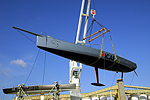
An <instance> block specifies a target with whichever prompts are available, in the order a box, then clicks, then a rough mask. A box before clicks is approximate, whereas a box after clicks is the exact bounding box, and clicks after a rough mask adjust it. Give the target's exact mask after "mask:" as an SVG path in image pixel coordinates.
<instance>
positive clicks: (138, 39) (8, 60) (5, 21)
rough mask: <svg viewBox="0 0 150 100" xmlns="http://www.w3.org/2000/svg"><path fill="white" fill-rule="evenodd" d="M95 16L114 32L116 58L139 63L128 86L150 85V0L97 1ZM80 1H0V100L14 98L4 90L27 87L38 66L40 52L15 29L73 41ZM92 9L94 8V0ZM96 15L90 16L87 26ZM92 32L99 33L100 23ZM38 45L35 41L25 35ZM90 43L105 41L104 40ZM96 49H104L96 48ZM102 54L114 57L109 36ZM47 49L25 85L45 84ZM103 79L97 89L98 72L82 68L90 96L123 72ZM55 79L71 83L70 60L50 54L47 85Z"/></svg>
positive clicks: (103, 75) (107, 73) (83, 85)
mask: <svg viewBox="0 0 150 100" xmlns="http://www.w3.org/2000/svg"><path fill="white" fill-rule="evenodd" d="M94 2H95V10H96V16H95V18H96V19H97V20H98V21H99V22H100V23H101V24H103V25H104V26H106V27H107V28H108V29H110V30H111V35H112V38H113V43H114V47H115V51H116V54H117V55H121V56H122V57H125V58H126V59H129V60H131V61H133V62H136V63H137V69H136V72H137V73H138V77H136V76H135V74H134V72H130V73H125V74H124V84H125V85H135V86H145V87H150V79H149V71H150V65H149V62H150V58H149V57H150V52H149V51H150V39H149V38H150V28H149V26H150V19H149V18H150V13H149V11H150V7H149V5H150V1H149V0H94ZM80 7H81V0H7V1H6V0H0V23H1V24H0V46H1V49H0V99H4V100H8V99H12V98H13V97H14V95H5V94H3V92H2V88H6V87H13V86H17V85H18V84H21V83H24V82H25V81H26V80H27V77H28V75H29V73H30V70H31V68H32V66H33V64H34V61H35V58H36V56H37V53H38V51H39V49H38V48H37V47H36V45H35V44H33V43H32V42H31V41H30V40H29V39H27V38H26V37H24V36H23V35H22V34H20V33H19V32H18V31H17V30H14V29H12V26H16V27H20V28H23V29H26V30H29V31H32V32H35V33H38V34H39V33H41V32H43V34H48V35H49V36H51V37H53V38H57V39H61V40H65V41H69V42H72V43H74V40H75V36H76V31H77V25H78V19H79V14H80ZM91 8H94V5H93V0H92V2H91ZM91 21H92V16H91V15H90V17H89V25H90V24H91ZM93 27H94V28H93V32H92V33H94V32H95V31H97V30H100V27H99V26H98V25H97V24H94V26H93ZM26 35H27V36H28V37H29V38H30V39H32V40H33V41H34V42H36V37H35V36H32V35H30V34H26ZM92 43H101V38H98V39H96V40H95V42H92ZM95 48H100V47H99V46H95ZM104 51H108V52H111V53H113V49H112V46H111V41H110V38H109V34H105V39H104ZM44 61H45V51H43V50H40V52H39V56H38V58H37V61H36V63H35V66H34V68H33V71H32V73H31V75H30V77H29V79H28V81H27V83H26V85H41V84H42V80H43V72H44ZM99 73H100V74H99V77H100V81H101V82H102V83H104V84H105V85H106V86H104V87H94V86H91V85H90V83H91V82H95V73H94V68H92V67H89V66H86V65H83V69H82V74H81V92H82V93H85V92H91V91H95V90H98V89H102V88H106V87H109V86H112V85H115V84H116V80H117V79H118V78H120V77H121V74H120V73H115V72H111V71H105V70H101V69H99ZM54 81H58V82H59V83H62V84H66V83H69V60H68V59H66V58H62V57H59V56H57V55H54V54H51V53H48V52H46V66H45V78H44V84H53V82H54Z"/></svg>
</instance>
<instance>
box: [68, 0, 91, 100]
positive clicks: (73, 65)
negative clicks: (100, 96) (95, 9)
mask: <svg viewBox="0 0 150 100" xmlns="http://www.w3.org/2000/svg"><path fill="white" fill-rule="evenodd" d="M87 1H88V4H87V8H85V5H86V4H85V0H82V5H81V10H80V17H79V22H78V29H77V34H76V41H75V44H78V43H80V44H82V45H85V40H82V41H80V40H79V36H80V34H81V32H80V30H81V23H82V20H85V24H84V34H83V38H85V37H86V33H87V25H88V17H89V9H90V3H91V0H87ZM84 9H86V13H85V14H84V13H83V11H84ZM83 16H85V17H86V18H85V19H82V18H83ZM69 63H70V81H69V82H70V84H76V89H75V90H72V91H70V98H71V100H80V99H81V98H82V96H81V93H80V92H81V88H80V76H81V70H82V63H80V64H79V66H78V64H77V62H76V61H73V60H70V62H69Z"/></svg>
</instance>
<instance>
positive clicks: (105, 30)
mask: <svg viewBox="0 0 150 100" xmlns="http://www.w3.org/2000/svg"><path fill="white" fill-rule="evenodd" d="M94 21H95V22H96V23H97V24H99V26H100V27H102V29H101V30H98V31H97V32H95V33H93V34H90V35H89V36H87V37H85V38H83V40H85V39H87V38H90V37H91V36H93V35H95V34H97V33H99V32H102V31H104V32H103V33H101V34H100V35H98V36H96V37H94V38H92V39H90V40H88V42H91V41H92V40H94V39H96V38H98V37H100V36H102V35H103V38H102V45H101V50H100V55H99V57H98V59H97V60H96V61H95V62H94V63H96V62H97V61H98V60H99V59H100V58H101V56H102V50H103V41H104V34H105V33H107V32H109V35H110V40H111V44H112V48H113V52H114V57H115V59H114V61H116V60H117V57H116V53H115V49H114V45H113V42H112V37H111V34H110V30H109V29H107V28H106V27H104V26H103V25H102V24H100V23H99V22H98V21H97V20H96V19H95V18H94V19H93V21H92V23H91V25H90V27H91V26H93V23H94ZM90 27H89V28H90ZM89 28H88V30H89ZM87 32H88V31H87ZM94 63H92V64H94ZM92 64H91V65H92ZM113 65H114V64H113ZM113 65H112V66H113Z"/></svg>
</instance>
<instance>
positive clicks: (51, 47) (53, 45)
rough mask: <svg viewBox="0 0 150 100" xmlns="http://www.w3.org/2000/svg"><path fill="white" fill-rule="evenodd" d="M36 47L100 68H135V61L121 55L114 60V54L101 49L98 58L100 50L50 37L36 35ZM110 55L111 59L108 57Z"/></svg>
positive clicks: (124, 69)
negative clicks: (101, 51)
mask: <svg viewBox="0 0 150 100" xmlns="http://www.w3.org/2000/svg"><path fill="white" fill-rule="evenodd" d="M37 47H38V48H40V49H43V50H46V51H48V52H51V53H53V54H56V55H59V56H62V57H65V58H68V59H71V60H74V61H77V62H80V63H83V64H85V65H89V66H92V67H94V66H96V67H98V68H100V69H105V70H110V71H116V72H130V71H133V70H135V69H136V68H137V66H136V64H135V63H133V62H131V61H129V60H127V59H124V58H122V57H119V56H117V60H116V61H115V62H114V60H113V59H114V55H113V54H111V53H108V52H105V51H103V56H102V57H101V58H100V59H99V55H100V50H98V49H94V48H91V47H86V46H82V45H79V44H74V43H70V42H66V41H62V40H58V39H54V38H52V37H41V36H37ZM104 54H107V55H104ZM106 56H107V57H106ZM110 56H111V57H112V59H110ZM104 65H105V66H104Z"/></svg>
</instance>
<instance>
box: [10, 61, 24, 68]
mask: <svg viewBox="0 0 150 100" xmlns="http://www.w3.org/2000/svg"><path fill="white" fill-rule="evenodd" d="M10 63H11V64H16V65H20V66H22V67H24V68H26V67H27V65H26V62H24V61H23V60H22V59H17V60H13V61H11V62H10Z"/></svg>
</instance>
